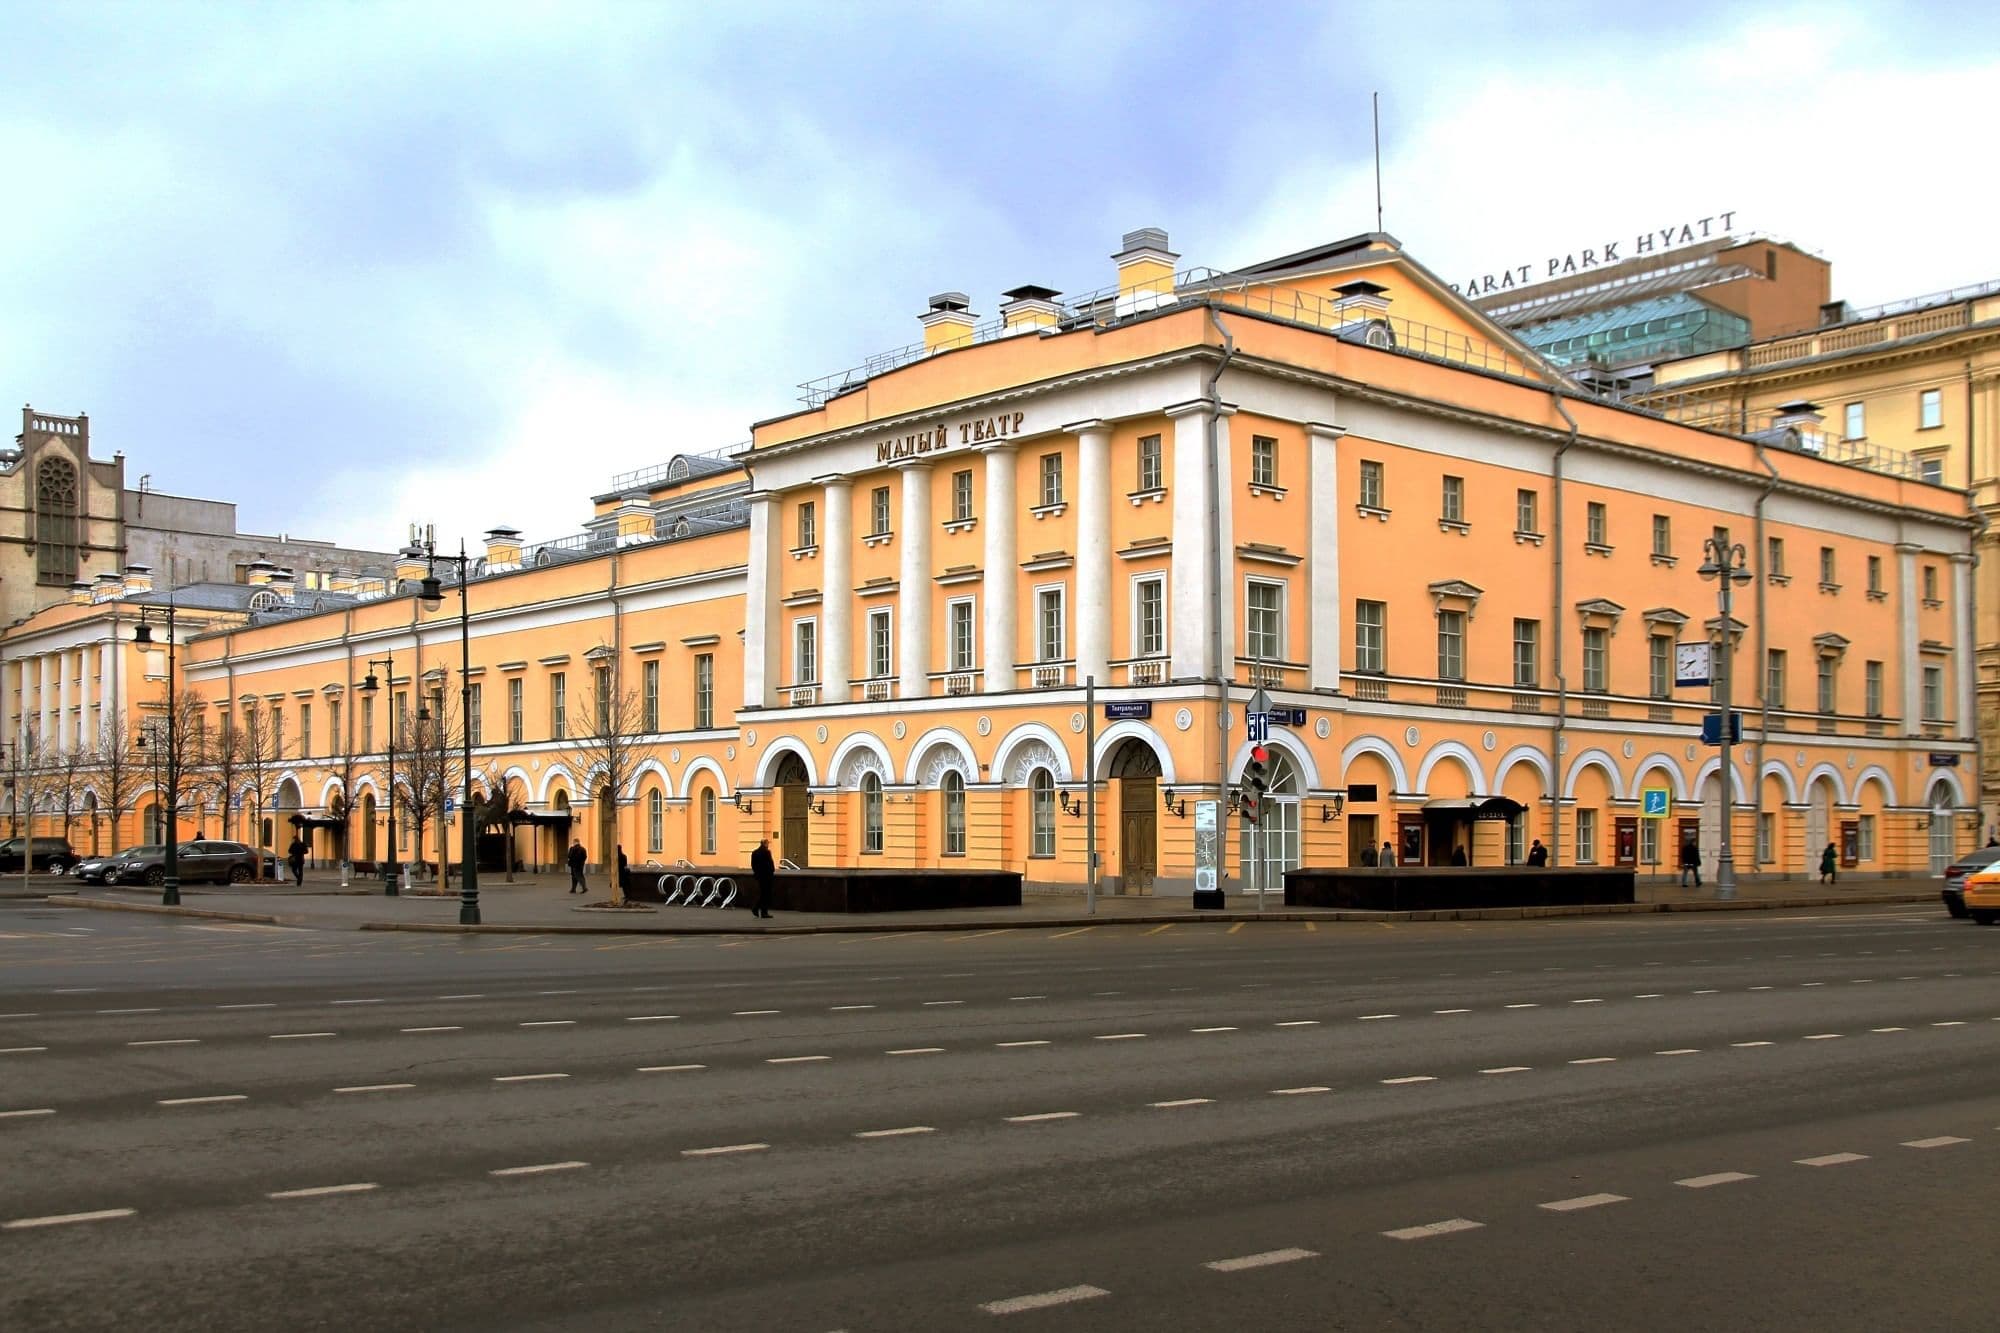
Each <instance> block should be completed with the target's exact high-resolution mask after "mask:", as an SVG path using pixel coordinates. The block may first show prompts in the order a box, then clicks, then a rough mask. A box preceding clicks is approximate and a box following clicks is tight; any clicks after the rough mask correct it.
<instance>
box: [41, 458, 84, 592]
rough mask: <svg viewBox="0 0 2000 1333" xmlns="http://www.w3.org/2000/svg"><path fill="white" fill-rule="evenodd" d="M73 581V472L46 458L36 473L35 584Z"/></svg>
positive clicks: (68, 465)
mask: <svg viewBox="0 0 2000 1333" xmlns="http://www.w3.org/2000/svg"><path fill="white" fill-rule="evenodd" d="M75 581H76V468H75V467H74V466H73V465H72V464H71V463H70V461H69V460H68V459H66V458H45V459H43V460H42V464H41V466H40V467H38V468H36V469H35V582H37V583H45V584H46V583H54V584H61V585H62V586H64V587H67V586H68V585H70V584H71V583H74V582H75Z"/></svg>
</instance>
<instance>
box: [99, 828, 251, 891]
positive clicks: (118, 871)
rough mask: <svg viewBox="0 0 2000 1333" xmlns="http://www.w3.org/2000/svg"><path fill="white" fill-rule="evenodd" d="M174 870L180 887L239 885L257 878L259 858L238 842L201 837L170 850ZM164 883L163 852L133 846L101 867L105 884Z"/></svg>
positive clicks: (162, 849)
mask: <svg viewBox="0 0 2000 1333" xmlns="http://www.w3.org/2000/svg"><path fill="white" fill-rule="evenodd" d="M174 853H175V855H174V860H175V863H176V864H175V866H174V869H175V870H176V872H178V874H179V876H180V881H181V883H183V884H204V883H212V884H222V883H225V882H226V883H230V884H241V883H243V882H244V881H246V880H252V879H256V878H257V872H258V868H259V862H260V861H261V860H262V858H261V857H260V856H259V855H258V854H257V853H256V852H255V851H253V850H251V849H250V848H249V847H248V846H247V845H245V844H243V843H240V842H222V841H220V840H218V839H213V838H204V839H201V840H199V841H196V842H183V843H179V844H177V845H176V847H175V849H174ZM166 880H167V849H166V848H165V847H135V848H133V849H131V851H130V852H129V853H128V854H126V855H123V856H120V857H118V858H117V859H116V860H114V861H112V862H111V863H110V864H109V865H107V866H106V867H105V871H104V882H105V883H107V884H164V883H166Z"/></svg>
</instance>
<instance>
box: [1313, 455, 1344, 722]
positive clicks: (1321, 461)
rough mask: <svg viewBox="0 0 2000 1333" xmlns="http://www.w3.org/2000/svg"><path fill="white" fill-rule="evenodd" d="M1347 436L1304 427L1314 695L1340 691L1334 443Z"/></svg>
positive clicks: (1337, 488)
mask: <svg viewBox="0 0 2000 1333" xmlns="http://www.w3.org/2000/svg"><path fill="white" fill-rule="evenodd" d="M1346 433H1347V430H1346V428H1345V427H1342V426H1329V425H1327V424H1326V423H1325V422H1321V421H1308V422H1307V423H1306V471H1307V476H1308V477H1309V478H1310V481H1311V485H1312V512H1311V513H1310V514H1309V515H1308V518H1307V524H1308V528H1307V531H1308V534H1309V535H1308V537H1307V541H1308V543H1309V545H1308V548H1307V566H1306V586H1305V589H1304V593H1305V601H1306V624H1307V627H1308V631H1307V632H1308V642H1309V647H1308V649H1307V663H1306V665H1307V668H1308V669H1307V673H1306V680H1307V683H1308V684H1309V685H1310V686H1311V687H1312V688H1313V689H1315V690H1338V689H1339V688H1340V630H1341V624H1342V621H1341V614H1342V612H1343V609H1344V607H1343V604H1342V602H1341V600H1340V450H1339V448H1338V445H1339V442H1340V437H1341V436H1343V435H1345V434H1346Z"/></svg>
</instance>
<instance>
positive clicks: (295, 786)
mask: <svg viewBox="0 0 2000 1333" xmlns="http://www.w3.org/2000/svg"><path fill="white" fill-rule="evenodd" d="M287 782H289V783H291V784H292V790H293V791H295V792H297V793H298V795H299V804H298V805H297V806H290V805H285V804H283V800H284V794H285V784H286V783H287ZM305 803H306V785H305V783H303V782H300V781H299V776H298V774H297V773H296V772H295V771H293V770H292V769H289V768H288V769H286V770H285V771H284V773H283V774H282V775H281V776H280V777H279V778H278V785H277V786H275V787H273V788H271V808H272V809H274V810H295V809H299V808H301V807H303V806H304V805H305Z"/></svg>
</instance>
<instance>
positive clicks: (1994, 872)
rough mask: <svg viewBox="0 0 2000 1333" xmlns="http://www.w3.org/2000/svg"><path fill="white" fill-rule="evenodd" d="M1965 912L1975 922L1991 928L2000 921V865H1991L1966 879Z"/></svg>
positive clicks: (1976, 871) (1974, 872)
mask: <svg viewBox="0 0 2000 1333" xmlns="http://www.w3.org/2000/svg"><path fill="white" fill-rule="evenodd" d="M1964 889H1965V910H1966V913H1967V914H1968V915H1969V916H1971V918H1972V919H1973V920H1974V921H1977V922H1978V923H1979V924H1980V925H1982V926H1990V925H1992V924H1993V923H1994V922H1995V921H2000V865H1989V866H1987V867H1986V868H1985V869H1983V870H1975V871H1973V872H1972V873H1971V874H1969V875H1967V876H1966V877H1965V884H1964Z"/></svg>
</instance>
